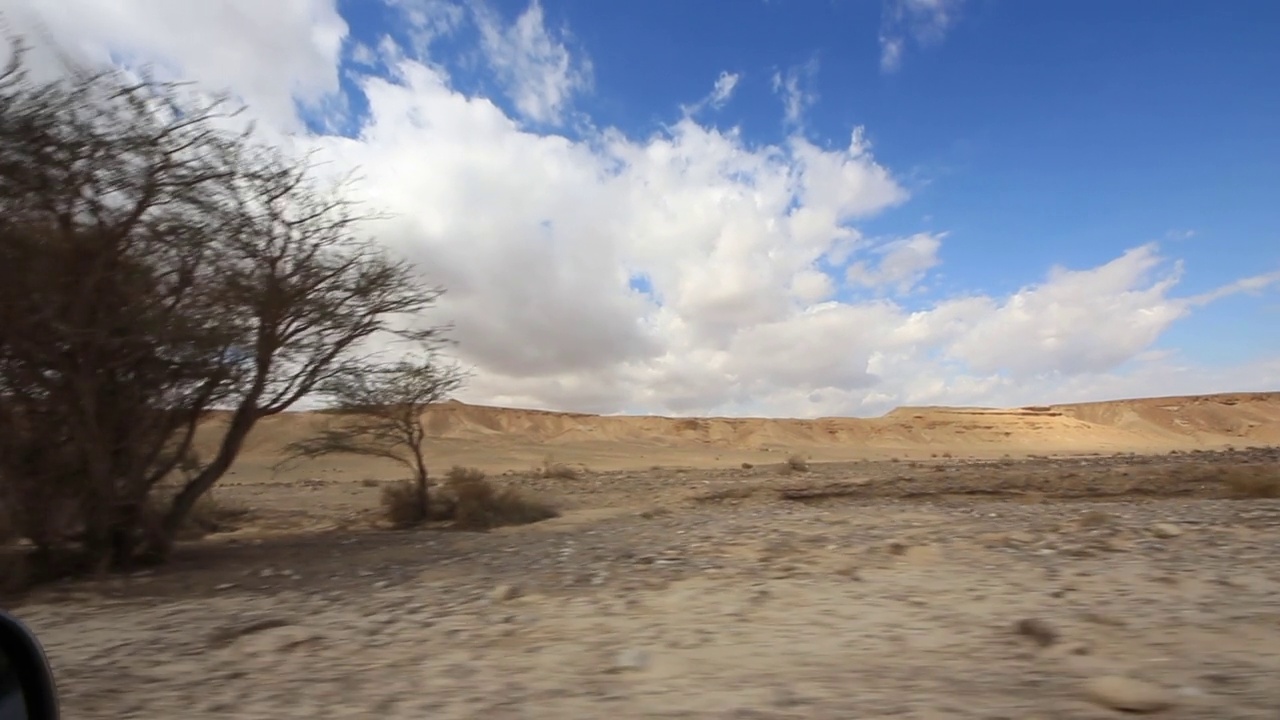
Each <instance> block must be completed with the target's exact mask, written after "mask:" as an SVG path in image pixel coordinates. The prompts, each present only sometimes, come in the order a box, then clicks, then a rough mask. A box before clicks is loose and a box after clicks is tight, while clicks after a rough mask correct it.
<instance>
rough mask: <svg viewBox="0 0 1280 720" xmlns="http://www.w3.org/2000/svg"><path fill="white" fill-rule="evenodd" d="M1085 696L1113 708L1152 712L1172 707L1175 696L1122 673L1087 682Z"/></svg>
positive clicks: (1156, 686) (1126, 710)
mask: <svg viewBox="0 0 1280 720" xmlns="http://www.w3.org/2000/svg"><path fill="white" fill-rule="evenodd" d="M1084 693H1085V696H1086V697H1088V698H1089V699H1090V700H1092V701H1093V702H1095V703H1097V704H1098V705H1101V706H1103V707H1108V708H1111V709H1112V710H1123V711H1125V712H1135V713H1151V712H1157V711H1160V710H1164V709H1166V708H1169V707H1172V706H1173V704H1174V702H1173V697H1172V695H1171V694H1170V693H1169V692H1168V691H1166V690H1165V689H1164V688H1162V687H1160V686H1158V685H1153V684H1151V683H1149V682H1144V681H1142V680H1135V679H1133V678H1129V677H1124V676H1121V675H1103V676H1101V677H1096V678H1093V679H1092V680H1090V681H1088V682H1087V683H1085V686H1084Z"/></svg>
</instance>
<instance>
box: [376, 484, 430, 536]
mask: <svg viewBox="0 0 1280 720" xmlns="http://www.w3.org/2000/svg"><path fill="white" fill-rule="evenodd" d="M382 512H383V515H384V516H385V517H386V519H387V520H388V521H389V522H390V523H391V525H392V526H393V527H396V528H399V529H404V528H411V527H414V526H415V525H421V524H422V523H423V522H425V521H426V520H427V517H426V516H425V515H424V514H423V513H422V503H421V501H420V498H419V497H418V485H417V483H415V482H414V481H412V480H400V481H398V482H394V483H390V484H388V485H385V486H383V488H382Z"/></svg>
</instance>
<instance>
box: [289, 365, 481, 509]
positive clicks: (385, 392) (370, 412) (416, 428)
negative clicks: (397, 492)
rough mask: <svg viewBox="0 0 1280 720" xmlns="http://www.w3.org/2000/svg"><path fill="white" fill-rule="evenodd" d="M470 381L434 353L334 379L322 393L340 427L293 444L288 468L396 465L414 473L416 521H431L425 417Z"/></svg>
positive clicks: (330, 427) (337, 425) (340, 375)
mask: <svg viewBox="0 0 1280 720" xmlns="http://www.w3.org/2000/svg"><path fill="white" fill-rule="evenodd" d="M464 379H465V375H464V373H463V372H462V371H461V370H459V369H458V368H457V366H454V365H445V364H443V363H441V362H439V361H438V360H437V359H436V357H435V356H434V354H432V353H430V352H428V353H426V354H424V355H422V356H419V357H416V358H412V359H404V360H400V361H398V362H394V363H389V364H386V365H383V366H381V367H378V368H372V369H361V370H360V371H358V372H348V373H342V374H337V375H334V376H331V377H330V378H329V380H328V381H327V382H326V383H325V384H324V386H323V388H322V390H321V392H322V394H323V395H324V396H326V397H327V398H328V400H329V406H330V407H331V408H332V410H333V412H334V414H335V415H334V421H333V422H332V423H331V424H330V425H329V426H328V427H325V428H322V429H321V431H320V432H319V433H317V434H316V435H314V436H312V437H309V438H306V439H303V440H300V441H297V442H295V443H291V444H290V445H289V446H288V448H287V450H286V456H285V460H284V461H283V463H282V464H285V463H289V462H292V461H295V460H298V459H302V458H316V457H321V456H324V455H330V454H340V453H346V454H353V455H365V456H368V457H379V458H385V459H388V460H394V461H395V462H398V463H400V464H401V465H404V466H405V467H407V468H408V469H409V471H410V472H412V473H413V479H414V485H415V487H416V489H417V504H418V509H417V512H416V513H415V515H417V516H418V517H420V518H422V519H424V520H425V519H426V518H428V517H430V515H431V512H430V511H431V496H430V493H429V492H428V485H429V482H428V477H427V461H426V452H425V450H426V448H425V444H426V440H427V434H428V433H427V425H426V418H425V413H426V410H427V408H428V407H429V406H430V405H433V404H435V403H439V402H443V401H444V400H447V399H448V398H449V396H450V395H452V394H453V393H454V392H455V391H457V389H458V388H459V387H461V386H462V383H463V380H464Z"/></svg>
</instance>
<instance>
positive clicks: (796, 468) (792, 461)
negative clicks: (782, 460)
mask: <svg viewBox="0 0 1280 720" xmlns="http://www.w3.org/2000/svg"><path fill="white" fill-rule="evenodd" d="M787 469H788V470H791V471H793V472H808V471H809V461H808V460H806V459H805V458H804V456H803V455H792V456H791V457H789V458H787Z"/></svg>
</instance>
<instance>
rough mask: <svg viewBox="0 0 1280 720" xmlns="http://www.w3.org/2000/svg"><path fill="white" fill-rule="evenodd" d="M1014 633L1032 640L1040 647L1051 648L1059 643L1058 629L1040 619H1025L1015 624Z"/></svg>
mask: <svg viewBox="0 0 1280 720" xmlns="http://www.w3.org/2000/svg"><path fill="white" fill-rule="evenodd" d="M1014 631H1015V632H1017V633H1018V634H1019V635H1021V636H1023V637H1025V638H1030V639H1031V640H1033V641H1035V643H1036V644H1037V645H1039V646H1040V647H1049V646H1050V645H1052V644H1054V643H1056V642H1057V641H1058V630H1057V628H1055V627H1053V626H1052V625H1050V624H1049V623H1048V622H1046V621H1044V620H1041V619H1039V618H1023V619H1022V620H1019V621H1018V622H1016V623H1014Z"/></svg>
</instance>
